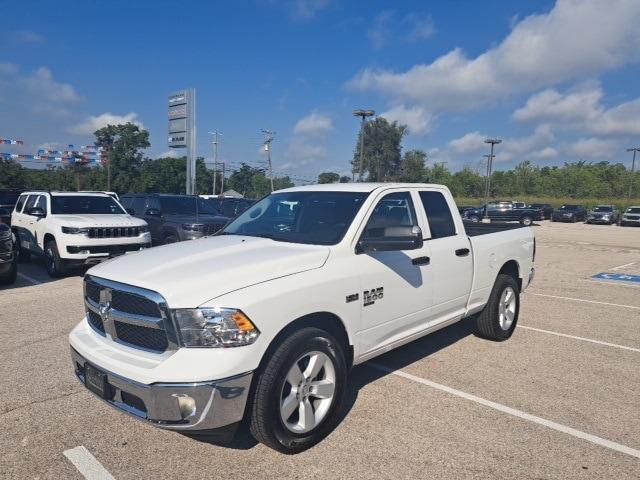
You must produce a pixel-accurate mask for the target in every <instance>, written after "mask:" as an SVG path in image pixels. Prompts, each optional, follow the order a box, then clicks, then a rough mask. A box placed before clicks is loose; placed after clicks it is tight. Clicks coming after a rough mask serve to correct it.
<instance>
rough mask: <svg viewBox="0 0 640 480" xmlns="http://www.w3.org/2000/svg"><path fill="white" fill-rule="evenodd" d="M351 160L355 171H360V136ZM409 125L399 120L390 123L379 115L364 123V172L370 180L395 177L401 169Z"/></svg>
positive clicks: (380, 180) (385, 179) (383, 179)
mask: <svg viewBox="0 0 640 480" xmlns="http://www.w3.org/2000/svg"><path fill="white" fill-rule="evenodd" d="M362 133H363V132H362V131H360V133H358V141H357V143H356V148H355V150H354V152H353V160H352V161H351V165H352V169H353V171H354V172H356V174H357V172H359V171H360V136H361V135H362ZM406 133H407V126H406V125H400V124H398V122H395V121H394V122H392V123H389V122H388V121H387V119H386V118H383V117H377V118H376V119H375V120H371V121H369V122H367V123H365V124H364V162H363V165H362V171H363V173H364V172H366V178H367V180H368V181H376V182H384V181H388V180H393V179H395V178H396V177H397V176H398V174H399V171H400V163H401V160H402V159H401V151H402V138H403V137H404V136H405V134H406Z"/></svg>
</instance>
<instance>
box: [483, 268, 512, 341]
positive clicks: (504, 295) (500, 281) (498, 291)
mask: <svg viewBox="0 0 640 480" xmlns="http://www.w3.org/2000/svg"><path fill="white" fill-rule="evenodd" d="M519 312H520V288H519V287H518V282H517V281H516V279H515V278H513V277H512V276H511V275H505V274H500V275H498V278H496V283H495V284H494V285H493V290H491V295H489V301H488V302H487V304H486V305H485V307H484V310H482V312H480V313H479V314H478V316H477V317H476V333H477V335H478V336H480V337H482V338H486V339H488V340H495V341H497V342H503V341H504V340H507V339H508V338H509V337H511V335H512V334H513V331H514V330H515V329H516V324H517V323H518V314H519Z"/></svg>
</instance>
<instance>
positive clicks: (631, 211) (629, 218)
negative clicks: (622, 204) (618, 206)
mask: <svg viewBox="0 0 640 480" xmlns="http://www.w3.org/2000/svg"><path fill="white" fill-rule="evenodd" d="M620 225H622V226H623V227H625V226H627V225H635V226H640V207H638V206H634V207H629V208H627V209H626V210H625V211H624V213H623V214H622V220H621V221H620Z"/></svg>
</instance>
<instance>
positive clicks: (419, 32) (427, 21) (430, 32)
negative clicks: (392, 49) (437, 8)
mask: <svg viewBox="0 0 640 480" xmlns="http://www.w3.org/2000/svg"><path fill="white" fill-rule="evenodd" d="M405 23H410V24H411V27H410V31H409V34H408V36H407V39H408V40H409V41H412V42H417V41H420V40H426V39H428V38H431V37H433V36H434V35H435V34H436V32H437V30H436V27H435V25H434V23H433V18H431V15H427V16H425V17H421V16H419V15H416V14H409V15H407V17H405Z"/></svg>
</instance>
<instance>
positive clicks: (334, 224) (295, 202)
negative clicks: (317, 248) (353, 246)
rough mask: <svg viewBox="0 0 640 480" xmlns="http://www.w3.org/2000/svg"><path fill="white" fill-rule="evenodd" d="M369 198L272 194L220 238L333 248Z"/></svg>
mask: <svg viewBox="0 0 640 480" xmlns="http://www.w3.org/2000/svg"><path fill="white" fill-rule="evenodd" d="M368 195H369V194H368V193H367V192H288V193H272V194H271V195H269V196H268V197H265V198H263V199H262V200H260V201H259V202H258V203H256V204H255V205H253V206H252V207H250V208H249V209H248V210H247V211H246V212H244V213H243V214H242V215H240V216H239V217H238V218H236V219H235V220H234V221H233V222H231V223H230V224H229V225H227V226H226V227H225V228H224V230H223V231H222V232H221V234H222V235H248V236H252V237H266V238H272V239H274V240H279V241H284V242H293V243H307V244H313V245H335V244H336V243H338V242H339V241H340V240H342V237H344V234H345V232H346V231H347V228H349V225H350V224H351V222H352V221H353V217H355V215H356V213H358V210H360V207H361V206H362V204H363V203H364V200H365V199H366V198H367V196H368Z"/></svg>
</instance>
